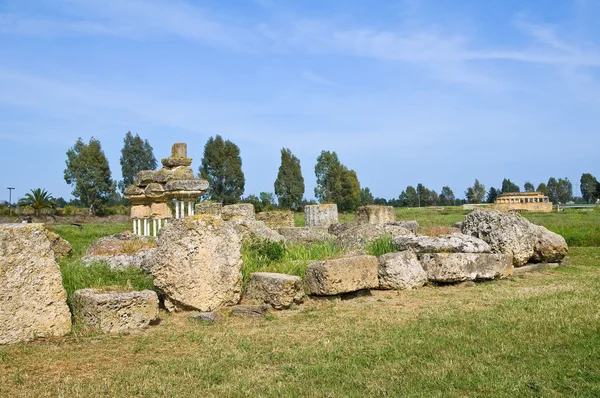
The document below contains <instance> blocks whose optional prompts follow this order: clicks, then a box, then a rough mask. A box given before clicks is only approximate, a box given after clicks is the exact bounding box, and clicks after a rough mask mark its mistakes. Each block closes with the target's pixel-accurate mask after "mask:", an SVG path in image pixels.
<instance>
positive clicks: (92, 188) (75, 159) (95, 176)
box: [64, 137, 114, 215]
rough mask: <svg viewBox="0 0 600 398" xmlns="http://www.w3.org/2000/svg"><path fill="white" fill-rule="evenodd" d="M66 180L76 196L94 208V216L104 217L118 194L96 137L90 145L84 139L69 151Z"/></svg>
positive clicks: (87, 205) (79, 140)
mask: <svg viewBox="0 0 600 398" xmlns="http://www.w3.org/2000/svg"><path fill="white" fill-rule="evenodd" d="M66 164H67V168H66V169H65V173H64V174H65V181H66V182H67V184H70V185H71V186H73V187H74V189H73V192H72V194H73V196H75V197H76V198H79V200H80V201H81V203H82V204H83V205H84V206H86V207H89V208H90V213H92V214H97V215H104V213H105V211H106V206H107V204H108V201H109V199H110V197H111V195H112V193H113V192H114V182H113V180H112V179H111V173H110V167H109V166H108V160H107V159H106V156H105V155H104V151H102V146H101V145H100V141H98V140H97V139H95V138H94V137H92V138H91V139H90V142H89V143H88V144H85V143H84V142H83V140H82V139H81V138H79V139H78V140H77V142H76V143H75V145H74V146H73V147H72V148H70V149H69V150H68V151H67V160H66Z"/></svg>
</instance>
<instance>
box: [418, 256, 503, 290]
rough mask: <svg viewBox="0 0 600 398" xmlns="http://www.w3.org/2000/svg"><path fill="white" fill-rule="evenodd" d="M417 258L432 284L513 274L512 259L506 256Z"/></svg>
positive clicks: (494, 277)
mask: <svg viewBox="0 0 600 398" xmlns="http://www.w3.org/2000/svg"><path fill="white" fill-rule="evenodd" d="M419 257H420V260H421V265H422V266H423V269H424V270H425V272H426V273H427V279H429V280H430V281H433V282H442V283H449V282H462V281H467V280H472V281H476V280H485V279H496V278H506V277H509V276H511V275H512V274H513V265H512V259H511V257H510V256H508V255H506V254H498V253H496V254H493V253H425V254H421V255H420V256H419Z"/></svg>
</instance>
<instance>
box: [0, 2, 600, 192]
mask: <svg viewBox="0 0 600 398" xmlns="http://www.w3.org/2000/svg"><path fill="white" fill-rule="evenodd" d="M599 17H600V0H572V1H571V0H561V1H559V0H555V1H550V0H536V1H533V0H531V1H523V0H519V1H517V0H502V1H479V0H462V1H460V0H456V1H442V0H437V1H433V0H431V1H427V0H404V1H391V0H387V1H383V0H382V1H362V0H361V1H358V0H346V1H340V0H338V1H328V0H319V1H317V0H302V1H300V0H296V1H286V0H280V1H275V0H247V1H242V0H239V1H192V0H187V1H186V0H180V1H166V0H103V1H94V0H85V1H84V0H52V1H50V0H47V1H46V0H0V159H1V162H2V166H3V170H4V172H3V173H2V174H1V177H0V183H1V184H0V189H4V188H5V187H7V186H13V187H15V188H17V190H16V196H17V197H20V196H22V195H23V194H24V193H25V192H27V191H28V190H29V189H32V188H37V187H42V188H45V189H47V190H49V191H50V192H52V193H53V194H54V196H57V197H58V196H64V197H69V196H70V192H71V187H69V186H68V185H67V184H66V183H65V181H64V179H63V170H64V167H65V159H66V155H65V153H66V151H67V150H68V148H69V147H71V146H72V145H73V144H74V143H75V141H76V139H77V137H82V138H83V139H84V140H88V139H89V138H90V137H91V136H94V137H96V138H98V139H99V140H100V141H101V143H102V146H103V148H104V151H105V153H106V155H107V156H108V159H109V162H110V165H111V168H112V171H113V177H114V178H120V165H119V157H120V150H121V147H122V144H123V137H124V135H125V133H126V132H127V131H128V130H130V131H132V132H133V133H138V134H140V136H142V137H143V138H147V139H148V140H149V141H150V143H151V144H152V146H153V147H154V150H155V155H156V157H157V158H161V157H166V156H168V154H169V151H170V146H171V144H172V143H173V142H178V141H183V142H187V143H188V153H189V155H190V156H191V157H193V158H194V163H193V167H194V168H195V169H197V167H198V166H199V164H200V159H201V157H202V150H203V147H204V144H205V143H206V140H207V139H208V138H209V137H210V136H214V135H216V134H220V135H222V136H223V137H224V138H227V139H230V140H232V141H233V142H235V143H236V144H237V145H238V146H239V147H240V149H241V153H242V159H243V169H244V172H245V175H246V192H245V194H246V195H247V194H250V193H255V194H258V193H259V192H260V191H269V192H271V191H273V182H274V180H275V178H276V175H277V169H278V167H279V162H280V149H281V148H282V147H288V148H290V149H291V150H292V152H293V153H294V154H296V155H297V156H298V157H299V158H300V160H301V164H302V170H303V174H304V178H305V180H306V187H307V190H306V196H307V197H313V188H314V185H315V176H314V165H315V163H316V158H317V156H318V155H319V153H320V152H321V150H332V151H336V152H337V153H338V155H339V157H340V159H341V161H342V162H343V163H344V164H346V165H347V166H348V167H350V168H352V169H354V170H356V171H357V173H358V177H359V179H360V182H361V185H362V186H363V187H364V186H368V187H370V189H371V191H372V192H373V193H374V195H375V196H380V197H385V198H391V197H397V196H398V195H399V193H400V192H401V191H402V190H403V189H404V188H405V187H406V186H407V185H414V186H416V184H417V183H419V182H420V183H423V184H424V185H425V186H427V187H429V188H431V189H435V190H436V191H438V192H439V191H440V189H441V187H442V186H443V185H449V186H450V187H451V188H452V189H453V190H454V192H455V194H456V195H457V196H459V197H462V196H463V195H464V191H465V190H466V188H467V187H468V186H470V185H472V183H473V180H474V179H475V178H478V179H479V180H480V181H481V182H482V183H484V184H485V185H486V187H488V188H489V187H491V186H494V187H499V186H500V184H501V182H502V179H503V178H504V177H508V178H510V179H511V180H512V181H513V182H515V183H517V184H519V185H520V186H521V187H522V185H523V183H524V182H525V181H528V180H529V181H532V182H533V183H534V184H535V185H537V184H538V183H540V182H546V181H547V180H548V178H549V177H551V176H554V177H568V178H570V179H571V181H572V182H573V185H574V187H575V188H576V189H577V188H578V185H579V184H578V182H579V178H580V176H581V174H582V173H584V172H590V173H592V174H594V175H596V176H598V175H599V174H600V172H599V170H598V169H599V163H598V147H599V143H600V142H599V141H600V139H599V136H600V135H599V131H600V130H599V128H598V126H599V125H600V123H599V122H600V95H599V93H600V28H599V27H598V24H597V21H598V19H599ZM576 194H579V191H578V189H577V192H576ZM5 196H6V199H7V198H8V191H6V195H5ZM0 197H2V198H3V199H4V197H3V195H2V194H0Z"/></svg>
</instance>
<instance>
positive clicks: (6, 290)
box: [0, 224, 71, 344]
mask: <svg viewBox="0 0 600 398" xmlns="http://www.w3.org/2000/svg"><path fill="white" fill-rule="evenodd" d="M46 232H47V231H46V229H45V228H44V225H43V224H3V225H2V226H0V286H1V288H0V344H11V343H17V342H20V341H27V340H31V339H33V338H35V337H36V336H39V337H48V336H63V335H65V334H68V333H70V332H71V313H70V312H69V307H67V293H66V291H65V289H64V288H63V285H62V275H61V273H60V268H59V266H58V264H57V263H56V261H55V259H54V252H53V251H52V246H51V243H50V239H48V236H47V234H46Z"/></svg>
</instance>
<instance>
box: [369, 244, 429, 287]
mask: <svg viewBox="0 0 600 398" xmlns="http://www.w3.org/2000/svg"><path fill="white" fill-rule="evenodd" d="M378 262H379V288H380V289H416V288H419V287H421V286H423V285H424V284H425V283H427V274H426V273H425V270H423V267H422V266H421V263H420V262H419V259H418V258H417V255H416V254H415V253H414V252H412V251H402V252H396V253H388V254H384V255H382V256H380V257H379V258H378Z"/></svg>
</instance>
